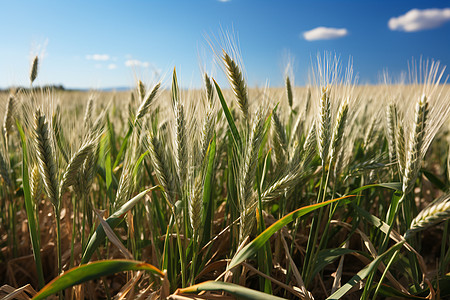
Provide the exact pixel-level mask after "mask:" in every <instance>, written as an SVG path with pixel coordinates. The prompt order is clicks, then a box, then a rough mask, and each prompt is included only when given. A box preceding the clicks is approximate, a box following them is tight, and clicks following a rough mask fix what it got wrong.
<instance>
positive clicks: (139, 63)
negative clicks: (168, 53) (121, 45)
mask: <svg viewBox="0 0 450 300" xmlns="http://www.w3.org/2000/svg"><path fill="white" fill-rule="evenodd" d="M125 66H127V67H144V68H148V67H149V66H150V63H149V62H146V61H140V60H137V59H129V60H127V61H125Z"/></svg>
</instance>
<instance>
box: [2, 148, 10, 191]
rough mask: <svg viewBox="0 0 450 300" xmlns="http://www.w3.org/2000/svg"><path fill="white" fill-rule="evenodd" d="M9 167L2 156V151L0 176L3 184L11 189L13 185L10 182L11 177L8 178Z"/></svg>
mask: <svg viewBox="0 0 450 300" xmlns="http://www.w3.org/2000/svg"><path fill="white" fill-rule="evenodd" d="M9 170H10V166H9V164H8V162H7V160H6V158H5V156H4V154H3V153H2V151H0V175H1V176H2V178H3V181H4V182H5V185H6V186H8V187H13V183H12V181H11V177H10V176H9V174H10V171H9Z"/></svg>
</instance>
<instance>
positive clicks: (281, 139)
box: [272, 111, 288, 168]
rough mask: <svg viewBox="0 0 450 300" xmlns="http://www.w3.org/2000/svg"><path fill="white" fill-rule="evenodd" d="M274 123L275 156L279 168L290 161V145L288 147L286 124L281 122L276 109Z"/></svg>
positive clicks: (273, 115) (273, 117)
mask: <svg viewBox="0 0 450 300" xmlns="http://www.w3.org/2000/svg"><path fill="white" fill-rule="evenodd" d="M272 123H273V130H274V132H273V147H274V150H275V157H276V160H277V166H278V167H279V168H283V167H284V166H285V165H286V163H287V161H288V157H287V156H288V147H287V138H286V131H285V130H284V126H283V124H282V123H281V120H280V118H279V116H278V113H277V112H276V111H274V112H273V114H272Z"/></svg>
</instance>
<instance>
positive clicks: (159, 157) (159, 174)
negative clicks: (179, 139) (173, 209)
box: [148, 134, 173, 204]
mask: <svg viewBox="0 0 450 300" xmlns="http://www.w3.org/2000/svg"><path fill="white" fill-rule="evenodd" d="M148 138H149V143H148V144H149V150H150V158H151V161H152V165H153V169H154V170H155V173H156V178H158V181H159V184H160V185H161V186H162V187H163V188H164V194H165V196H166V198H167V200H168V201H169V202H171V203H172V198H171V197H170V195H171V189H170V174H171V170H170V167H169V164H168V161H167V160H166V158H165V155H164V153H165V149H164V147H163V146H162V144H161V142H160V141H159V139H158V138H157V137H156V136H155V135H153V134H150V135H149V137H148ZM172 204H173V203H172Z"/></svg>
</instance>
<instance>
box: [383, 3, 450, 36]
mask: <svg viewBox="0 0 450 300" xmlns="http://www.w3.org/2000/svg"><path fill="white" fill-rule="evenodd" d="M449 21H450V8H442V9H439V8H430V9H422V10H420V9H411V10H410V11H408V12H407V13H406V14H404V15H402V16H399V17H396V18H395V17H393V18H390V19H389V22H388V26H389V29H391V30H398V31H406V32H414V31H420V30H426V29H433V28H437V27H440V26H442V25H443V24H444V23H446V22H449Z"/></svg>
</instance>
